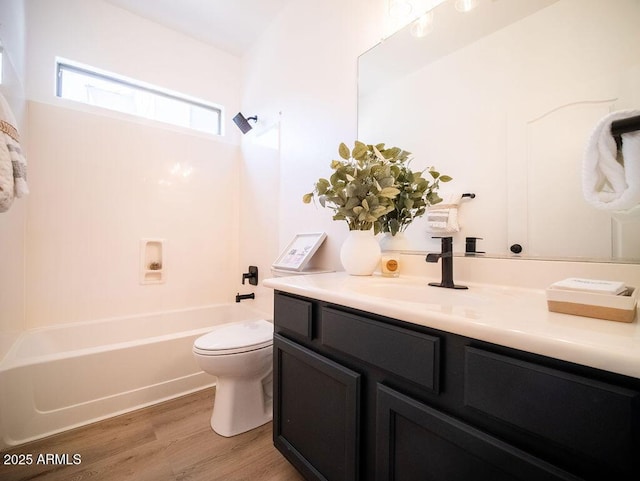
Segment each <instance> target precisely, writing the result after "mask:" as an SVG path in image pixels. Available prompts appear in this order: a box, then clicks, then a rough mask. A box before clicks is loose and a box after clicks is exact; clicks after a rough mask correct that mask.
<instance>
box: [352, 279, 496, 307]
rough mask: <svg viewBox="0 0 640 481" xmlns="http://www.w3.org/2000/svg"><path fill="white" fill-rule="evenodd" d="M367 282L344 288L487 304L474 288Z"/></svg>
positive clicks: (423, 300) (442, 302)
mask: <svg viewBox="0 0 640 481" xmlns="http://www.w3.org/2000/svg"><path fill="white" fill-rule="evenodd" d="M370 281H372V282H368V283H354V284H353V285H348V283H347V285H345V288H346V289H348V290H351V291H352V292H354V293H357V294H360V295H369V296H375V297H378V298H386V299H389V300H395V301H403V302H411V303H417V304H429V305H439V306H452V307H456V306H459V307H475V306H481V305H484V304H487V302H488V301H487V299H486V296H480V295H478V294H477V293H474V290H473V289H471V290H466V289H448V288H442V287H434V286H429V285H428V283H426V282H425V283H417V282H415V281H407V280H405V279H389V280H386V279H376V278H370Z"/></svg>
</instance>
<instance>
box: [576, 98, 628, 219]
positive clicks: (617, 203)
mask: <svg viewBox="0 0 640 481" xmlns="http://www.w3.org/2000/svg"><path fill="white" fill-rule="evenodd" d="M638 115H640V111H638V110H621V111H617V112H612V113H610V114H609V115H606V116H605V117H603V118H602V119H601V120H600V121H599V122H598V124H597V125H596V127H595V128H594V130H593V132H592V133H591V137H590V138H589V142H588V144H587V148H586V150H585V154H584V160H583V166H582V188H583V192H584V196H585V199H586V200H587V202H589V203H590V204H591V205H593V206H594V207H596V208H598V209H605V210H627V209H631V208H633V207H635V206H637V205H638V204H640V132H630V133H627V134H622V159H621V161H618V159H617V154H618V148H617V145H616V142H615V139H614V138H613V136H612V135H611V124H612V123H613V122H614V121H615V120H620V119H626V118H629V117H635V116H638Z"/></svg>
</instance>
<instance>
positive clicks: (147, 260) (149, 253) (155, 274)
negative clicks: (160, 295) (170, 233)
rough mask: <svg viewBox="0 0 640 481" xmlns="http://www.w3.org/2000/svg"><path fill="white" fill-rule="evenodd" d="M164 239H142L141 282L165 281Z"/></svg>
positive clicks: (155, 282)
mask: <svg viewBox="0 0 640 481" xmlns="http://www.w3.org/2000/svg"><path fill="white" fill-rule="evenodd" d="M165 272H166V270H165V265H164V239H142V240H141V241H140V284H161V283H163V282H164V281H165Z"/></svg>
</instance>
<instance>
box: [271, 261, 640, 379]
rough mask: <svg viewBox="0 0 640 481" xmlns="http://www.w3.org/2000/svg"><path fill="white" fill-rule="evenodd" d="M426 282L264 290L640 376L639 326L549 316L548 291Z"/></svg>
mask: <svg viewBox="0 0 640 481" xmlns="http://www.w3.org/2000/svg"><path fill="white" fill-rule="evenodd" d="M427 284H428V280H426V279H424V278H421V277H407V276H404V277H403V276H401V277H399V278H386V277H381V276H379V275H374V276H362V277H360V276H350V275H348V274H346V273H344V272H335V273H328V274H316V275H310V276H294V277H279V278H273V279H266V280H265V281H264V286H265V287H269V288H272V289H275V290H280V291H284V292H288V293H291V294H298V295H300V296H306V297H310V298H314V299H319V300H322V301H326V302H331V303H334V304H339V305H343V306H347V307H352V308H355V309H360V310H363V311H367V312H373V313H376V314H380V315H383V316H387V317H391V318H393V319H398V320H401V321H406V322H411V323H413V324H419V325H422V326H427V327H431V328H434V329H440V330H442V331H446V332H451V333H454V334H459V335H462V336H467V337H472V338H475V339H480V340H483V341H487V342H492V343H495V344H500V345H503V346H508V347H512V348H515V349H520V350H523V351H528V352H533V353H536V354H542V355H545V356H549V357H554V358H557V359H562V360H564V361H569V362H574V363H577V364H583V365H586V366H591V367H595V368H598V369H603V370H606V371H611V372H616V373H619V374H624V375H627V376H632V377H636V378H640V327H639V324H638V320H637V319H636V320H635V321H634V322H633V323H630V324H628V323H622V322H614V321H605V320H600V319H591V318H587V317H580V316H572V315H568V314H558V313H554V312H549V311H548V310H547V302H546V297H545V291H544V290H542V289H525V288H514V287H502V286H497V285H481V284H475V283H465V284H466V285H467V286H468V287H469V289H468V290H460V291H458V290H453V289H443V288H438V287H431V286H428V285H427Z"/></svg>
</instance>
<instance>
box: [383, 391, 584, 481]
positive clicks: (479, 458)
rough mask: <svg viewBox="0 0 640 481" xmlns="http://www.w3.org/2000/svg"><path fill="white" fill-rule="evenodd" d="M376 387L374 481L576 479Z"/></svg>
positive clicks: (419, 404) (398, 394)
mask: <svg viewBox="0 0 640 481" xmlns="http://www.w3.org/2000/svg"><path fill="white" fill-rule="evenodd" d="M377 390H378V399H377V408H376V423H377V432H376V443H377V444H376V480H377V481H392V480H393V481H469V480H475V479H477V480H491V481H516V480H517V481H559V480H565V481H568V480H574V481H575V480H577V479H579V478H576V477H574V476H572V475H571V474H569V473H566V472H564V471H562V470H559V469H557V468H556V467H554V466H552V465H550V464H548V463H545V462H544V461H541V460H539V459H537V458H535V457H533V456H531V455H529V454H527V453H525V452H523V451H520V450H518V449H516V448H514V447H513V446H510V445H509V444H506V443H504V442H502V441H500V440H498V439H496V438H494V437H491V436H489V435H488V434H486V433H484V432H482V431H479V430H477V429H475V428H473V427H471V426H469V425H468V424H465V423H463V422H461V421H459V420H457V419H455V418H453V417H451V416H448V415H446V414H444V413H442V412H440V411H437V410H435V409H433V408H431V407H429V406H427V405H426V404H422V403H420V402H418V401H416V400H414V399H413V398H410V397H408V396H405V395H404V394H401V393H399V392H397V391H394V390H393V389H391V388H389V387H387V386H383V385H381V384H378V386H377Z"/></svg>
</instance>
